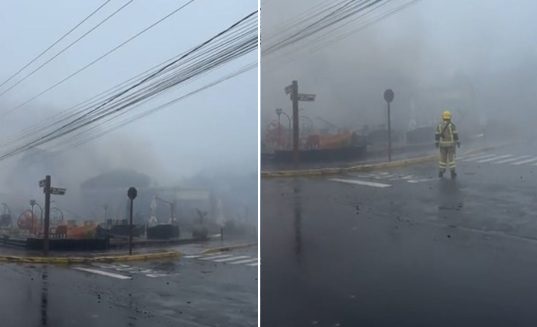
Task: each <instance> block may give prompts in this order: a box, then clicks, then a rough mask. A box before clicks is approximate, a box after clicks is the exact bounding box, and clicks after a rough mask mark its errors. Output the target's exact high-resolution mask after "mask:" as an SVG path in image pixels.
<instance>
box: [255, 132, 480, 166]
mask: <svg viewBox="0 0 537 327" xmlns="http://www.w3.org/2000/svg"><path fill="white" fill-rule="evenodd" d="M483 146H485V143H484V142H483V141H482V140H479V139H477V140H471V141H468V142H467V143H465V144H463V146H462V148H461V150H462V151H464V150H465V149H467V148H470V147H471V148H478V147H483ZM437 154H438V150H437V149H436V148H435V146H434V143H431V144H412V145H402V146H401V145H400V146H394V148H393V149H392V161H397V160H406V159H413V158H416V157H422V156H428V155H437ZM386 162H388V152H387V149H383V148H382V147H376V148H371V149H369V148H368V151H367V155H366V157H365V158H364V159H357V160H352V161H327V162H302V163H300V165H299V167H298V168H297V167H295V166H294V164H293V163H273V162H267V161H265V162H261V170H262V172H263V173H270V172H276V171H293V170H299V171H300V170H309V169H325V168H350V167H353V166H357V165H371V164H378V163H386Z"/></svg>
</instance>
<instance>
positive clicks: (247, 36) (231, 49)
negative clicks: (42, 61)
mask: <svg viewBox="0 0 537 327" xmlns="http://www.w3.org/2000/svg"><path fill="white" fill-rule="evenodd" d="M256 13H257V11H255V12H253V13H251V14H249V15H248V16H246V17H245V18H243V19H241V20H240V21H238V22H237V23H235V24H233V25H232V26H230V27H229V28H227V29H226V30H224V31H222V32H220V33H218V34H216V35H215V36H214V37H212V38H210V39H209V40H207V41H205V42H203V43H201V44H200V45H199V46H196V47H194V48H193V49H192V50H191V51H189V52H187V53H186V54H185V55H183V56H181V59H185V58H187V59H188V56H191V55H192V56H193V57H195V56H198V57H199V56H200V54H202V57H201V58H203V59H202V60H201V61H198V62H197V63H196V62H193V63H192V64H190V65H189V66H187V67H185V68H183V70H179V71H175V72H174V71H166V68H167V67H172V66H170V64H168V65H166V66H164V67H161V68H160V69H159V70H158V73H157V74H156V73H153V74H151V75H150V77H151V78H150V79H154V78H156V77H157V76H159V74H160V76H161V77H164V79H162V80H161V81H157V82H156V83H153V85H148V86H144V87H143V88H141V89H140V90H138V91H135V92H133V93H131V94H129V95H127V93H129V91H130V90H133V87H132V86H131V87H130V88H128V89H127V90H124V91H121V92H120V93H118V94H116V95H114V96H112V97H110V98H108V99H106V100H105V101H104V102H103V103H102V104H101V105H99V106H97V107H94V108H88V109H87V110H86V111H85V112H82V113H81V115H80V116H78V117H77V118H75V119H73V120H71V121H70V122H68V123H66V124H64V125H62V126H61V127H59V128H55V129H54V130H52V131H50V132H46V134H45V135H42V136H40V137H37V138H35V139H34V140H32V141H29V142H26V143H24V144H21V145H19V146H16V147H14V148H13V149H11V150H9V151H7V152H5V153H4V154H3V155H2V156H0V159H5V158H7V157H10V156H13V155H15V154H18V153H21V152H24V151H27V150H29V149H32V148H34V147H36V146H39V145H42V144H45V143H48V142H51V141H53V140H56V139H58V138H60V137H63V136H65V135H68V134H71V133H72V132H74V131H76V130H80V129H81V128H84V127H86V126H90V125H92V124H94V123H96V122H97V121H101V120H103V119H104V118H106V117H114V115H117V116H119V115H120V114H121V113H122V112H124V113H126V112H128V111H130V110H132V108H133V106H136V105H137V104H139V103H142V102H143V101H144V100H146V99H148V98H150V97H152V96H154V95H156V94H159V93H161V92H162V91H164V90H167V89H169V88H171V87H173V86H175V85H178V84H181V83H184V82H185V81H189V80H191V79H192V78H195V77H196V76H198V75H200V74H202V73H204V72H207V71H209V70H212V69H214V68H216V67H219V66H221V65H223V64H225V63H227V62H229V61H231V60H233V59H235V58H238V57H240V56H242V55H244V54H246V53H249V52H251V51H253V50H255V49H256V48H257V43H258V33H257V24H253V23H252V18H254V19H257V15H255V14H256ZM240 24H242V26H246V27H248V26H251V27H250V28H245V29H244V31H243V32H241V33H239V34H238V35H234V36H233V37H231V38H230V39H228V40H227V41H226V42H223V43H224V45H227V46H225V47H222V45H221V44H220V45H219V48H220V49H218V48H214V47H209V48H207V47H206V46H207V45H209V43H210V42H212V41H217V40H218V39H219V38H220V37H223V36H226V35H227V34H228V33H231V32H232V31H236V30H239V31H240V30H241V28H242V26H239V25H240ZM244 24H246V25H244ZM232 41H234V42H232ZM217 44H218V43H217ZM202 50H203V51H202ZM200 51H202V52H200ZM198 52H200V53H198ZM204 53H205V54H206V55H203V54H204ZM194 54H196V55H195V56H194ZM183 61H184V60H183ZM174 64H178V66H177V65H175V66H176V67H175V69H177V68H181V66H182V64H181V61H180V60H177V61H176V62H175V63H174ZM165 75H169V76H165ZM148 77H149V76H148ZM150 79H148V78H144V79H143V83H144V84H145V83H147V82H148V81H149V80H150ZM135 85H136V87H138V86H142V84H140V83H136V84H135ZM123 95H125V96H123ZM121 96H123V97H122V98H121V99H120V97H121Z"/></svg>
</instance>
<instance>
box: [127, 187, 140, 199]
mask: <svg viewBox="0 0 537 327" xmlns="http://www.w3.org/2000/svg"><path fill="white" fill-rule="evenodd" d="M136 195H138V192H137V191H136V189H135V188H134V187H130V188H129V190H128V191H127V196H128V197H129V199H131V200H134V199H135V198H136Z"/></svg>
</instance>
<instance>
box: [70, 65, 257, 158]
mask: <svg viewBox="0 0 537 327" xmlns="http://www.w3.org/2000/svg"><path fill="white" fill-rule="evenodd" d="M255 67H257V63H254V64H249V65H246V66H244V67H243V68H241V69H239V70H238V71H236V72H234V73H232V74H229V75H227V76H225V77H223V78H220V79H218V80H216V81H214V82H212V83H209V84H207V85H204V86H202V87H200V88H198V89H196V90H194V91H191V92H189V93H187V94H185V95H182V96H180V97H177V98H175V99H173V100H170V101H168V102H166V103H164V104H161V105H159V106H157V107H155V108H152V109H150V110H148V111H146V112H143V113H140V114H138V115H136V116H135V117H131V118H129V119H125V120H123V121H120V122H119V124H116V125H112V126H111V127H108V128H106V129H104V130H102V131H101V132H100V133H97V134H95V133H94V134H90V135H89V136H88V137H86V138H82V139H78V141H77V142H74V143H73V139H74V140H77V137H79V136H80V135H83V134H84V133H87V132H88V131H90V130H86V131H83V132H81V133H79V134H78V135H76V136H75V137H74V138H73V139H70V140H68V141H69V142H71V144H65V145H64V149H67V148H76V147H78V146H80V145H83V144H86V143H89V142H91V141H93V140H96V139H98V138H101V137H103V136H104V135H106V134H108V133H110V132H113V131H115V130H117V129H118V128H121V127H123V126H126V125H128V124H131V123H133V122H135V121H137V120H140V119H143V118H145V117H147V116H149V115H151V114H154V113H156V112H158V111H160V110H163V109H166V108H167V107H169V106H171V105H172V104H175V103H177V102H179V101H182V100H184V99H186V98H188V97H191V96H193V95H195V94H197V93H200V92H202V91H204V90H207V89H209V88H211V87H213V86H216V85H218V84H221V83H223V82H225V81H227V80H229V79H232V78H234V77H236V76H238V75H241V74H244V73H246V72H247V71H250V70H252V69H254V68H255ZM114 118H117V117H114ZM111 120H113V119H110V120H109V121H111ZM98 127H101V126H93V127H92V129H96V128H98Z"/></svg>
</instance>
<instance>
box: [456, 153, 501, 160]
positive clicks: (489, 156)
mask: <svg viewBox="0 0 537 327" xmlns="http://www.w3.org/2000/svg"><path fill="white" fill-rule="evenodd" d="M496 156H497V154H487V155H481V156H477V157H467V158H464V159H461V160H462V161H476V160H481V159H485V158H492V157H496Z"/></svg>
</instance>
